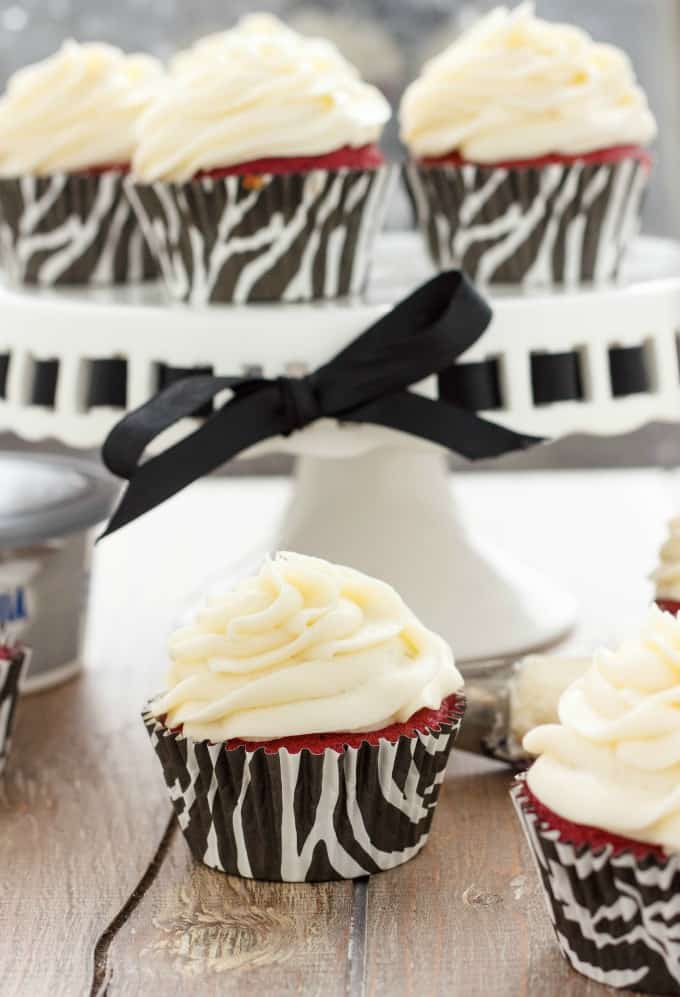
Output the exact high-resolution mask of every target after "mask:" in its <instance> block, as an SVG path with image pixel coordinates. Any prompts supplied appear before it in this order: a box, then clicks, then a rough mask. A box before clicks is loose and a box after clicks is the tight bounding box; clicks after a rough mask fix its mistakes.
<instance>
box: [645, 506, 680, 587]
mask: <svg viewBox="0 0 680 997" xmlns="http://www.w3.org/2000/svg"><path fill="white" fill-rule="evenodd" d="M652 581H653V582H654V585H655V588H656V598H657V599H669V600H671V601H673V602H680V517H679V518H676V519H672V520H671V521H670V523H669V524H668V538H667V540H666V541H665V543H664V544H663V546H662V547H661V550H660V552H659V565H658V567H657V568H656V569H655V571H654V572H653V573H652Z"/></svg>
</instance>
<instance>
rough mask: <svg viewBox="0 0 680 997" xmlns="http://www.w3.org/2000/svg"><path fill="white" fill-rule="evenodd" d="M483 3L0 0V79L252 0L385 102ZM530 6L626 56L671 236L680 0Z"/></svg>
mask: <svg viewBox="0 0 680 997" xmlns="http://www.w3.org/2000/svg"><path fill="white" fill-rule="evenodd" d="M511 5H514V4H511ZM494 6H496V4H495V3H494V2H493V0H491V2H489V0H476V2H469V0H349V2H347V0H345V2H343V3H342V4H339V3H337V2H336V3H333V2H332V0H326V2H324V0H317V2H316V3H310V2H302V3H297V2H295V0H270V2H267V0H262V3H258V4H257V5H256V6H255V7H253V5H252V4H248V3H246V2H245V0H16V2H12V0H0V80H3V81H4V80H5V79H6V78H7V77H8V76H9V75H10V73H12V72H13V71H14V70H15V69H17V68H19V67H20V66H22V65H24V64H26V63H29V62H32V61H35V60H37V59H40V58H42V57H44V56H47V55H49V54H50V53H51V52H53V51H54V50H55V49H56V48H57V47H58V46H59V45H60V43H61V42H62V41H63V39H65V38H68V37H73V38H76V39H78V40H79V41H87V40H105V41H109V42H112V43H114V44H117V45H119V46H121V47H122V48H124V49H127V50H148V51H150V52H153V53H154V54H156V55H158V56H160V57H167V56H169V55H170V54H171V53H172V52H173V51H175V50H176V49H177V48H180V47H184V46H186V45H188V44H190V43H191V42H192V41H194V40H195V39H196V38H198V37H200V36H201V35H204V34H207V33H209V32H213V31H217V30H221V29H224V28H225V27H228V26H229V25H230V24H232V23H233V22H234V21H235V20H236V19H238V17H240V16H241V15H243V14H246V13H251V12H253V11H254V10H257V9H261V10H269V11H271V12H273V13H275V14H277V15H279V16H280V17H282V18H284V19H285V20H286V21H287V22H288V23H289V24H290V25H291V26H292V27H295V28H297V29H299V30H300V31H302V32H304V33H306V34H318V35H323V36H325V37H327V38H330V39H331V40H333V41H334V42H335V43H336V45H337V46H338V47H339V48H340V49H341V51H342V52H343V53H344V54H345V56H346V57H347V58H348V59H350V60H351V61H352V62H354V63H355V65H357V66H358V68H359V70H360V71H361V73H362V75H363V76H364V77H365V78H366V79H368V80H370V81H371V82H373V83H375V84H376V85H378V86H379V87H380V88H381V89H382V90H383V91H384V92H385V94H386V95H387V96H388V97H389V99H390V100H391V101H392V103H393V105H394V106H395V107H396V106H397V104H398V101H399V97H400V95H401V92H402V91H403V89H404V87H405V86H406V84H407V83H408V82H409V80H410V79H412V78H413V76H414V75H416V74H417V72H418V70H419V67H420V66H421V65H422V63H423V61H424V60H425V59H427V58H429V57H430V56H431V55H433V54H435V53H436V52H438V51H440V50H441V49H442V48H443V47H445V46H446V45H447V44H448V43H449V42H450V41H451V40H453V38H455V37H456V35H457V34H458V33H459V32H460V31H461V30H463V29H464V28H465V27H466V26H468V25H469V24H471V23H472V22H473V21H474V19H475V18H477V17H479V16H480V15H482V14H484V13H485V12H486V11H487V10H489V9H491V8H492V7H494ZM537 12H538V14H539V15H541V16H544V17H546V18H549V19H552V20H559V19H562V20H567V21H569V22H571V23H573V24H578V25H580V26H582V27H584V28H586V29H587V30H588V31H589V32H591V33H592V34H593V35H594V36H595V37H596V38H597V39H598V40H601V41H608V42H612V43H613V44H616V45H619V46H620V47H622V48H623V49H625V50H626V51H627V52H628V54H629V55H630V57H631V58H632V60H633V62H634V64H635V67H636V70H637V74H638V77H639V79H640V82H641V84H642V86H643V88H644V89H645V90H646V92H647V94H648V97H649V101H650V104H651V106H652V108H653V110H654V112H655V114H656V116H657V118H658V121H659V139H658V141H657V145H656V172H655V177H654V181H653V183H652V185H651V189H650V191H649V194H648V197H647V201H646V206H645V216H644V227H645V230H646V232H647V233H650V234H655V235H665V236H675V237H680V171H679V170H678V168H677V150H678V149H679V148H680V59H679V55H680V0H597V2H593V0H538V3H537ZM397 133H398V128H397V123H396V119H395V120H393V121H392V123H391V126H390V127H389V128H388V130H387V133H386V136H385V147H386V150H387V152H388V153H390V154H391V155H392V156H393V157H395V158H396V157H398V156H399V155H400V145H399V139H398V134H397ZM410 224H411V218H410V209H409V207H408V204H407V202H406V198H405V197H401V198H399V197H397V198H395V199H394V201H393V204H392V206H391V211H390V216H389V219H388V225H389V226H390V227H392V228H402V227H406V226H408V225H410ZM2 443H4V441H2V440H0V444H2ZM512 460H514V461H515V462H517V461H518V460H520V461H521V462H524V463H528V462H531V463H532V464H533V463H536V462H537V461H538V460H540V462H541V465H542V466H545V464H546V462H548V463H549V462H550V461H554V462H555V463H557V464H563V463H564V462H567V463H568V464H570V465H571V466H573V465H578V464H595V465H601V464H621V463H662V464H680V433H677V431H676V429H675V427H665V428H663V427H656V428H652V429H649V428H648V429H645V430H644V431H642V432H641V433H637V434H635V435H634V436H633V437H632V438H627V439H625V440H620V441H601V442H598V441H584V440H583V439H580V438H579V439H574V440H567V441H562V442H560V443H559V444H557V445H556V446H555V447H552V448H550V449H549V450H548V451H545V450H541V451H540V456H539V455H538V454H534V455H523V456H522V457H520V458H517V457H515V458H512Z"/></svg>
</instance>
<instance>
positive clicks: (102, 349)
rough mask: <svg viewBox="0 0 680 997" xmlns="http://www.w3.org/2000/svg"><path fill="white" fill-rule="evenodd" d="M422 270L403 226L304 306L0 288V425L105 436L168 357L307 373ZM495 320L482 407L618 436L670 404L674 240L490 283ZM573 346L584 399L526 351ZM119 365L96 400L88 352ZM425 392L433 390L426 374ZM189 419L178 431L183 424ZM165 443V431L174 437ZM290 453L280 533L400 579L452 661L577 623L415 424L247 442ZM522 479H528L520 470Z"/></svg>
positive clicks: (545, 639) (675, 310)
mask: <svg viewBox="0 0 680 997" xmlns="http://www.w3.org/2000/svg"><path fill="white" fill-rule="evenodd" d="M429 273H430V270H429V266H428V264H427V263H426V260H425V257H424V253H423V250H422V248H421V242H420V240H419V238H418V237H416V236H415V235H410V234H399V235H387V236H384V237H383V239H382V240H381V241H380V242H379V245H378V249H377V252H376V261H375V269H374V275H373V281H372V285H371V291H370V293H369V294H368V295H367V296H366V297H365V298H363V299H361V300H357V301H352V302H347V301H345V302H331V303H323V304H313V305H285V306H270V305H250V306H238V307H231V306H221V307H220V306H212V307H208V308H203V309H191V308H189V307H186V306H180V305H168V304H167V303H166V302H165V299H164V296H163V292H162V289H161V288H160V287H157V286H150V287H144V288H135V289H124V290H118V291H109V290H95V291H93V290H88V291H75V290H63V291H62V290H59V291H57V290H44V291H42V290H41V291H33V290H31V291H29V290H26V291H23V290H22V291H17V290H12V289H10V288H6V287H3V288H1V289H0V319H1V323H0V357H2V356H3V355H4V356H5V357H9V366H8V372H7V376H6V384H5V392H4V394H5V397H4V399H0V429H2V430H11V431H14V432H16V433H17V434H19V435H20V436H22V437H24V438H26V439H29V440H40V439H44V438H48V437H49V438H57V439H59V440H61V441H62V442H64V443H66V444H68V445H71V446H75V447H85V448H90V447H95V446H99V445H100V444H101V443H102V441H103V439H104V437H105V436H106V434H107V433H108V431H109V430H110V429H111V427H112V426H113V425H114V424H115V423H116V422H117V421H118V420H119V419H120V417H121V415H122V414H123V412H124V410H125V408H126V407H127V408H134V407H136V406H137V405H139V404H141V403H142V402H144V401H146V400H147V399H148V398H149V397H151V396H152V395H153V394H154V393H155V391H156V390H157V389H158V375H159V370H160V368H161V365H163V364H167V365H169V366H171V367H182V368H191V367H206V366H208V367H212V369H213V370H214V372H215V373H216V374H223V375H239V374H242V373H243V372H257V373H262V374H264V375H265V376H277V375H280V374H282V373H288V374H300V373H304V372H305V371H307V370H310V369H313V368H314V367H316V366H317V365H319V364H320V363H323V362H324V361H326V360H328V359H330V357H332V356H333V354H334V353H335V352H336V351H337V350H339V349H340V348H341V347H343V346H344V345H346V344H347V343H348V342H349V341H350V340H351V339H353V338H354V337H355V336H356V335H358V333H360V332H361V331H363V330H364V329H365V328H367V327H368V326H369V325H370V324H371V323H372V322H374V321H375V320H376V319H377V318H378V317H379V316H380V315H381V314H383V313H384V311H385V310H386V309H387V308H389V306H390V305H392V304H393V303H394V302H396V301H397V300H398V299H399V298H401V297H402V296H403V295H404V294H406V293H407V292H408V291H409V290H411V289H412V288H413V287H415V286H416V285H417V284H418V283H419V282H420V281H421V280H424V279H425V278H426V277H427V276H428V275H429ZM492 303H493V306H494V319H493V322H492V324H491V326H490V327H489V329H488V330H487V331H486V332H485V334H484V335H483V336H482V337H481V339H480V340H479V341H478V342H477V343H476V344H475V345H474V347H473V348H472V349H471V350H469V351H468V353H467V354H466V355H465V357H464V358H462V359H463V360H464V361H465V362H475V361H483V360H488V359H490V358H495V360H496V361H497V370H498V381H499V393H500V399H501V403H500V407H498V408H495V409H494V410H493V411H489V412H487V413H480V414H482V415H484V416H485V417H487V418H489V419H492V420H495V421H496V422H499V423H502V424H503V425H506V426H509V427H511V428H513V429H518V430H522V431H524V432H527V433H531V434H535V435H539V436H545V437H549V438H556V437H559V436H565V435H567V434H570V433H576V432H586V433H593V434H617V433H623V432H627V431H630V430H633V429H636V428H637V427H639V426H641V425H643V424H644V423H646V422H648V421H651V420H673V421H676V420H677V419H678V418H679V417H680V367H679V365H678V349H677V334H678V330H679V329H680V246H679V245H676V244H675V243H672V242H667V241H663V240H654V239H643V240H640V242H639V244H638V245H637V246H636V247H635V250H634V252H633V254H632V256H631V260H630V265H629V267H628V270H627V273H626V275H625V277H624V280H623V281H622V282H621V283H620V284H619V285H616V286H609V287H606V288H599V289H595V288H593V289H585V290H579V291H561V292H555V293H538V292H534V293H530V294H527V293H518V292H512V291H507V292H498V291H494V292H493V294H492ZM620 347H630V348H642V353H643V355H644V359H645V366H646V374H647V382H648V383H647V387H646V389H645V390H644V391H640V392H638V393H636V394H631V395H629V396H626V397H617V396H616V393H615V387H613V385H612V377H611V372H610V350H611V349H612V348H614V349H615V348H620ZM565 352H569V353H576V354H577V356H578V363H579V367H580V379H581V382H582V387H583V390H582V397H581V399H580V400H570V401H562V402H555V403H552V404H539V403H538V402H537V401H536V399H535V398H534V391H533V388H532V377H531V363H532V354H545V353H549V354H551V353H565ZM105 358H121V359H124V360H125V361H126V363H127V369H126V380H127V398H126V400H125V402H122V401H121V402H119V404H118V405H117V406H116V407H100V406H97V407H88V402H87V399H88V395H89V391H88V383H89V379H90V378H91V377H92V372H93V370H94V368H95V366H96V361H97V360H101V359H105ZM46 360H50V361H53V362H55V361H56V366H55V365H54V363H53V374H54V377H55V378H56V387H55V391H54V399H53V403H52V404H50V405H36V404H33V403H32V399H33V398H34V381H35V376H36V371H37V370H38V369H39V368H40V364H41V361H46ZM417 390H419V391H422V392H423V393H427V394H434V393H435V392H436V390H437V388H436V384H435V383H434V379H432V383H430V382H425V383H423V384H421V385H419V386H418V388H417ZM184 428H186V427H184ZM166 442H167V437H166ZM272 451H283V452H288V453H292V454H294V455H296V456H297V457H298V462H297V473H296V486H295V489H294V494H293V498H292V500H291V503H290V506H289V509H288V514H287V516H286V517H285V521H284V523H283V526H282V529H281V533H280V535H279V536H278V537H277V538H276V540H275V541H274V542H273V543H272V546H274V545H276V546H280V547H282V548H284V549H293V550H298V551H302V552H306V553H313V554H317V555H319V556H322V557H328V558H331V559H334V560H338V561H341V562H343V561H344V562H347V563H349V564H352V565H354V566H356V567H358V568H361V569H363V570H366V571H368V572H370V573H372V574H375V575H377V576H379V577H382V578H385V579H387V580H388V581H390V582H392V584H394V585H395V586H396V587H397V588H398V589H399V591H401V592H402V594H403V595H404V597H405V599H406V600H407V601H408V602H409V603H410V605H411V606H412V607H413V609H414V610H415V611H416V612H417V613H418V614H419V615H420V616H421V617H422V618H423V619H424V620H425V621H426V622H427V623H428V624H430V625H431V626H432V627H434V628H436V629H438V630H439V631H440V632H442V633H443V634H444V635H445V636H446V637H447V638H448V639H449V640H450V641H451V643H452V645H453V647H454V649H455V651H456V654H457V657H458V659H459V660H460V661H463V662H465V661H470V662H472V661H475V662H479V661H480V660H483V659H490V658H499V657H507V656H509V655H514V654H518V653H521V652H524V651H526V650H529V649H532V648H536V647H540V646H545V645H547V644H549V643H551V642H553V641H555V640H557V639H558V638H559V637H560V636H562V635H563V634H564V633H565V632H566V631H567V630H568V629H569V627H570V626H571V624H572V623H573V621H574V615H575V604H574V600H573V598H572V597H571V596H570V595H569V594H567V593H565V592H563V591H562V590H561V589H560V588H559V587H558V586H557V585H555V584H553V583H552V582H551V581H549V580H547V579H545V578H543V577H542V576H539V575H537V574H536V573H534V572H533V571H531V570H529V569H528V568H526V567H524V566H522V565H520V564H517V563H515V562H514V561H510V560H508V559H507V558H505V557H504V556H503V554H502V552H500V551H498V550H497V549H496V548H495V547H494V548H493V549H489V547H488V546H486V545H485V543H484V539H483V538H482V537H479V538H478V537H477V536H476V534H475V529H474V523H470V524H468V523H464V522H462V520H461V519H460V518H459V515H458V511H457V509H456V504H455V501H452V499H451V493H450V489H449V476H448V469H447V462H446V455H445V454H444V453H443V452H442V451H441V450H439V449H438V448H436V447H434V446H432V445H430V444H425V443H423V442H421V441H417V440H415V439H413V438H412V437H409V436H406V435H404V434H400V433H396V432H393V431H390V430H386V429H380V428H376V427H370V426H358V427H350V426H342V425H338V424H337V423H335V422H333V421H330V420H324V421H321V422H319V423H316V424H315V425H313V426H311V427H309V428H308V429H305V430H304V431H302V432H299V433H295V434H293V436H291V437H289V438H288V439H276V440H272V441H268V442H267V443H264V444H260V445H259V446H258V447H256V448H254V449H253V450H252V451H250V452H249V456H250V455H255V454H262V453H266V452H272ZM527 487H529V484H528V482H527Z"/></svg>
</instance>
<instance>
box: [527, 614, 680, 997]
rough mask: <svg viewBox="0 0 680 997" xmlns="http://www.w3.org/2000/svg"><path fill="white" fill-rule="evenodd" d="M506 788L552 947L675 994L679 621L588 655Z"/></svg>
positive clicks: (609, 974) (678, 951)
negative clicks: (529, 759) (541, 894)
mask: <svg viewBox="0 0 680 997" xmlns="http://www.w3.org/2000/svg"><path fill="white" fill-rule="evenodd" d="M559 718H560V723H559V724H548V725H545V726H542V727H537V728H536V729H535V730H533V731H531V732H530V733H529V734H527V736H526V737H525V738H524V747H525V748H526V750H527V751H528V752H529V754H531V755H537V756H538V759H537V761H535V762H534V764H533V765H532V766H531V768H530V769H529V771H528V773H527V775H526V777H523V778H521V779H520V780H519V781H518V783H517V785H516V786H515V788H514V789H513V793H512V795H513V799H514V803H515V807H516V810H517V814H518V816H519V819H520V821H521V824H522V826H523V828H524V831H525V832H526V836H527V839H528V842H529V846H530V849H531V851H532V853H533V856H534V859H535V861H536V866H537V869H538V873H539V877H540V880H541V883H542V886H543V888H544V891H545V894H546V898H547V901H548V909H549V913H550V917H551V920H552V922H553V925H554V928H555V932H556V935H557V941H558V943H559V947H560V949H561V951H562V953H563V955H564V956H565V957H566V959H567V960H568V961H569V962H570V963H571V965H572V966H573V968H574V969H576V970H578V972H580V973H582V974H583V975H584V976H588V977H590V978H591V979H593V980H597V981H598V982H599V983H605V984H608V985H609V986H612V987H619V988H626V989H629V990H635V991H639V992H642V993H653V994H677V993H680V942H679V936H678V912H679V911H680V901H679V899H678V897H679V896H680V747H679V745H680V740H679V738H680V620H678V619H677V618H676V617H675V616H672V615H671V614H669V613H663V612H662V611H661V610H660V609H658V608H657V607H653V608H652V610H651V611H650V615H649V618H648V620H647V621H646V624H645V626H644V628H643V630H642V632H641V634H640V636H639V638H638V639H636V640H634V641H629V642H627V643H625V644H623V645H622V646H621V647H620V648H619V649H618V650H617V651H616V652H607V651H603V652H601V653H599V654H597V655H596V656H595V657H594V659H593V663H592V666H591V668H590V669H589V670H588V672H587V673H586V674H585V675H584V676H583V677H582V678H580V679H578V680H577V681H576V682H574V683H573V685H571V686H570V687H569V688H568V689H567V690H566V691H565V692H564V693H563V695H562V697H561V699H560V704H559Z"/></svg>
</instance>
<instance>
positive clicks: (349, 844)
mask: <svg viewBox="0 0 680 997" xmlns="http://www.w3.org/2000/svg"><path fill="white" fill-rule="evenodd" d="M464 710H465V700H464V698H463V697H462V696H458V697H456V700H455V705H454V706H453V707H452V710H451V713H450V715H449V719H448V721H447V722H445V723H441V724H440V725H439V726H438V727H437V728H432V730H429V731H427V732H423V733H414V734H413V735H412V736H410V737H406V736H401V737H399V738H398V739H397V740H396V741H394V742H392V741H387V740H384V739H380V740H379V741H378V743H377V744H369V743H368V741H364V742H361V744H360V746H359V747H348V746H345V748H344V750H342V751H338V750H335V749H333V748H326V749H325V750H324V751H323V752H320V753H318V754H315V753H312V752H311V751H309V750H307V749H306V748H305V749H303V750H301V751H298V752H295V753H293V752H289V751H288V750H286V749H285V748H279V749H278V750H277V751H276V752H271V753H269V752H267V751H266V750H265V748H264V747H260V748H257V750H255V751H251V750H247V748H246V747H245V746H241V747H237V748H231V749H227V748H226V747H225V745H224V744H212V743H210V742H209V741H195V740H193V739H192V738H189V737H184V736H183V735H182V734H179V733H178V732H176V731H171V730H169V729H168V728H167V727H165V726H164V725H163V724H162V723H161V722H160V721H158V720H156V719H155V718H154V717H152V716H151V715H150V714H149V713H148V712H145V713H144V723H145V725H146V729H147V732H148V734H149V736H150V738H151V743H152V745H153V747H154V750H155V752H156V754H157V756H158V759H159V761H160V763H161V766H162V768H163V774H164V776H165V781H166V784H167V786H168V790H169V792H170V798H171V800H172V804H173V807H174V808H175V812H176V814H177V819H178V821H179V824H180V827H181V829H182V831H183V833H184V836H185V838H186V839H187V842H188V844H189V847H190V848H191V851H192V853H193V855H194V857H195V858H196V859H198V860H199V861H200V862H204V863H205V864H206V865H208V866H210V867H211V868H213V869H219V870H220V871H222V872H227V873H231V874H233V875H237V876H244V877H247V878H250V879H261V880H275V881H283V882H305V881H306V882H315V881H323V880H330V879H353V878H355V877H357V876H365V875H367V874H369V873H374V872H380V871H381V870H383V869H392V868H394V867H395V866H398V865H401V864H402V863H403V862H406V861H408V859H410V858H412V857H413V856H414V855H416V854H417V853H418V852H419V851H420V849H421V848H422V847H423V845H424V844H425V842H426V841H427V837H428V834H429V831H430V825H431V823H432V817H433V815H434V810H435V807H436V804H437V799H438V797H439V790H440V787H441V783H442V782H443V779H444V772H445V769H446V763H447V760H448V757H449V753H450V751H451V748H452V746H453V742H454V741H455V738H456V734H457V733H458V729H459V727H460V724H461V721H462V718H463V713H464Z"/></svg>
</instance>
